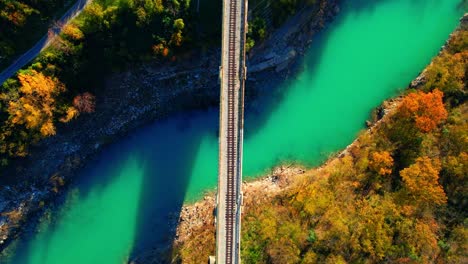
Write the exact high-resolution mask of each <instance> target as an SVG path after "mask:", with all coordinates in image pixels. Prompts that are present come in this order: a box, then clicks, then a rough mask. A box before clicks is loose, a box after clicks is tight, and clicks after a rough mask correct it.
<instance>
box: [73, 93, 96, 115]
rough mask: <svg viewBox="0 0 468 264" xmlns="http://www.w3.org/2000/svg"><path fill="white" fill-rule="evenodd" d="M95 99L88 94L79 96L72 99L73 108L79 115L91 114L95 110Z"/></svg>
mask: <svg viewBox="0 0 468 264" xmlns="http://www.w3.org/2000/svg"><path fill="white" fill-rule="evenodd" d="M95 101H96V97H95V96H94V95H92V94H91V93H89V92H86V93H83V94H79V95H77V96H75V98H74V99H73V106H74V107H75V109H77V110H78V111H79V112H80V113H92V112H94V110H95V104H96V103H95Z"/></svg>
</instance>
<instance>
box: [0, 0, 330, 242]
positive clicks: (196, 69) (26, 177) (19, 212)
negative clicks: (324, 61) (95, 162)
mask: <svg viewBox="0 0 468 264" xmlns="http://www.w3.org/2000/svg"><path fill="white" fill-rule="evenodd" d="M338 11H339V8H338V5H337V2H336V1H334V0H323V1H322V2H321V4H320V5H318V6H313V7H308V8H305V9H302V10H301V11H299V12H298V13H297V14H296V15H295V16H294V17H292V18H291V19H289V20H288V21H287V22H286V23H285V24H284V25H283V26H282V27H281V28H279V29H277V30H275V31H274V32H272V33H271V34H270V36H269V37H268V39H267V40H266V41H264V42H263V43H262V44H261V45H259V46H258V47H255V48H254V49H253V50H252V51H251V53H250V54H249V61H248V68H249V69H250V70H249V76H248V80H247V87H249V89H248V91H247V94H246V96H247V97H248V98H249V99H254V98H256V97H258V96H261V95H262V94H269V95H271V94H272V93H281V91H278V90H277V89H273V88H274V87H275V84H276V83H278V81H279V80H284V79H286V78H287V77H288V76H289V75H290V73H291V72H292V71H294V70H297V67H295V65H298V63H297V62H298V61H299V60H300V58H301V57H302V56H301V55H302V54H303V53H304V51H305V50H306V48H307V47H308V46H309V44H310V40H311V37H312V35H313V34H314V33H316V32H318V31H319V30H320V29H321V28H323V26H324V25H325V24H326V22H327V21H329V20H331V19H332V18H333V17H334V16H335V15H336V13H337V12H338ZM219 53H220V51H219V49H214V50H210V51H208V52H205V53H202V54H200V53H197V55H194V54H195V52H193V53H192V54H187V55H186V56H185V57H183V58H180V59H179V61H176V62H172V63H169V64H153V65H145V66H141V67H140V68H138V69H136V70H132V71H128V72H125V73H121V74H117V75H114V76H110V77H109V78H108V81H107V84H106V88H105V90H104V91H103V93H102V94H103V95H106V96H98V98H97V103H96V112H95V113H94V114H91V115H83V116H82V117H80V118H79V119H77V120H75V121H73V122H72V123H71V124H68V125H63V126H61V127H59V128H58V133H57V135H56V136H54V137H51V138H47V139H45V140H43V141H41V142H40V143H39V144H38V145H36V146H35V147H34V148H32V150H31V154H30V156H29V157H27V158H25V159H22V160H17V161H15V162H13V163H12V165H11V166H10V167H9V168H8V170H7V171H5V173H4V174H5V175H6V177H3V178H2V179H1V181H2V182H1V184H2V187H1V189H0V248H1V249H4V248H5V247H6V246H7V245H8V244H9V242H11V241H12V240H13V239H14V238H15V237H16V236H18V235H19V234H20V232H21V230H23V229H24V227H27V226H34V224H35V221H34V219H36V217H34V216H38V215H40V214H41V212H42V211H43V208H46V207H48V205H49V204H53V202H54V200H55V198H56V197H57V196H59V195H60V194H61V193H63V190H64V189H66V186H67V185H68V184H70V183H71V182H72V181H73V178H74V176H75V175H76V173H77V171H78V169H79V168H82V167H83V166H84V165H85V164H87V162H88V161H89V160H91V159H92V158H93V157H95V155H96V154H97V153H99V152H100V150H101V149H102V147H103V146H105V145H107V144H109V143H111V142H113V141H115V140H117V139H119V138H121V137H122V136H124V135H126V134H128V133H130V132H132V131H134V130H135V129H137V128H139V127H141V126H142V125H144V124H146V123H148V122H152V121H155V120H160V119H163V118H167V117H168V116H170V115H172V114H175V113H178V112H182V111H189V110H194V109H203V108H207V107H214V106H217V104H218V101H219V88H218V66H219ZM98 124H99V125H98Z"/></svg>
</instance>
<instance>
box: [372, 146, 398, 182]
mask: <svg viewBox="0 0 468 264" xmlns="http://www.w3.org/2000/svg"><path fill="white" fill-rule="evenodd" d="M392 166H393V158H392V156H391V155H390V153H388V151H379V152H373V153H372V155H371V158H370V162H369V168H370V169H371V170H372V171H374V172H376V173H377V174H378V175H381V176H385V175H389V174H391V173H392Z"/></svg>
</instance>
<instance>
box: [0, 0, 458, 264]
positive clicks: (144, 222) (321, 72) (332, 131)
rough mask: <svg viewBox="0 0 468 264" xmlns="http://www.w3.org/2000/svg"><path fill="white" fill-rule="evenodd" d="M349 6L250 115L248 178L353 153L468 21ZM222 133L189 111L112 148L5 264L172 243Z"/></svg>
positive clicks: (378, 1)
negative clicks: (384, 105) (372, 118)
mask: <svg viewBox="0 0 468 264" xmlns="http://www.w3.org/2000/svg"><path fill="white" fill-rule="evenodd" d="M343 2H346V4H343V6H342V8H341V12H340V14H339V15H338V16H337V17H336V19H335V20H334V22H332V23H331V24H330V25H329V26H328V27H327V28H326V29H324V30H323V32H321V33H320V34H319V35H318V36H316V37H314V39H313V42H312V44H311V46H310V48H309V51H308V53H307V54H306V56H305V57H304V59H303V60H302V62H301V63H302V65H301V67H299V68H300V69H301V70H300V71H299V72H297V73H296V74H295V76H293V77H291V78H289V79H288V80H287V81H285V82H284V83H282V84H279V85H282V86H283V87H284V88H285V89H284V91H285V92H284V95H283V96H281V99H272V98H265V99H262V100H265V103H264V104H263V103H261V104H260V105H269V107H264V108H260V109H257V110H256V111H250V112H249V111H247V112H246V128H245V145H244V176H245V177H246V178H253V177H258V176H260V175H262V174H263V173H265V172H267V171H268V170H269V169H271V168H272V167H273V166H275V165H278V164H279V163H281V162H290V161H297V162H300V163H302V164H305V165H306V166H315V165H318V164H320V163H321V162H323V161H324V160H325V159H327V157H328V156H330V155H331V154H332V153H334V152H336V151H338V150H340V149H343V148H344V147H346V145H348V144H349V143H351V142H352V141H353V139H354V138H355V137H356V135H357V134H358V133H359V131H361V130H362V129H364V123H365V121H366V119H368V118H369V114H370V112H371V110H372V109H373V108H375V107H377V106H378V105H379V104H380V103H381V102H382V101H383V100H385V99H387V98H389V97H392V96H395V95H397V94H398V93H399V92H401V90H402V89H404V88H405V87H406V86H407V85H408V83H409V82H410V81H411V80H412V79H414V78H415V77H416V76H417V75H418V73H419V72H420V71H421V70H422V69H423V68H424V67H425V66H426V65H427V64H428V63H429V62H430V60H431V58H432V57H433V56H435V55H436V54H437V53H438V51H439V49H440V47H441V46H442V45H443V44H444V42H445V41H446V39H447V38H448V36H449V34H450V33H451V32H452V31H453V30H454V29H455V28H456V26H457V25H458V22H459V18H460V17H461V15H462V14H463V11H462V10H461V8H460V7H459V4H460V2H461V1H460V0H443V1H441V0H355V1H343ZM246 89H249V87H248V86H247V87H246ZM247 104H249V102H247ZM257 108H258V107H257ZM217 126H218V112H217V109H211V110H207V111H201V112H190V113H186V114H182V115H178V116H173V117H171V118H169V119H167V120H164V121H159V122H156V123H153V124H150V125H148V126H146V127H143V128H142V129H140V130H139V131H136V132H134V133H132V134H131V135H129V136H128V137H126V138H124V139H122V140H121V141H119V142H116V143H115V144H112V145H111V146H109V147H106V149H105V150H104V151H103V152H102V153H101V154H100V155H99V156H98V157H97V159H96V160H95V161H93V162H90V163H89V164H88V166H87V168H85V169H83V170H82V172H80V174H81V176H80V177H78V179H77V180H76V181H75V183H74V184H73V186H72V187H71V189H70V190H69V191H68V194H67V195H65V197H64V198H63V202H61V203H60V206H58V208H57V209H56V210H52V211H51V212H49V213H47V214H46V215H45V216H44V217H42V220H41V222H40V224H39V225H38V226H37V228H36V230H35V231H31V232H30V233H28V234H24V235H23V236H22V237H21V238H19V239H18V240H17V241H15V242H14V243H12V245H11V246H9V247H8V248H7V249H6V250H5V252H4V254H3V255H2V256H1V257H0V263H13V264H65V263H66V264H75V263H76V264H78V263H79V264H84V263H91V264H93V263H103V264H121V263H126V262H127V261H128V260H129V259H131V258H132V256H133V255H134V254H136V253H138V252H141V251H144V250H148V249H152V248H155V247H158V246H159V245H161V243H163V242H164V241H168V240H171V239H172V238H173V236H174V230H173V228H169V226H168V224H167V222H168V217H169V215H175V216H177V215H178V213H179V211H180V209H181V206H182V205H183V203H184V202H190V201H194V200H196V199H198V198H200V197H202V196H203V193H204V192H206V191H210V190H213V189H214V188H215V187H216V179H217V158H218V154H217V151H218V147H217V143H218V139H217V129H218V127H217Z"/></svg>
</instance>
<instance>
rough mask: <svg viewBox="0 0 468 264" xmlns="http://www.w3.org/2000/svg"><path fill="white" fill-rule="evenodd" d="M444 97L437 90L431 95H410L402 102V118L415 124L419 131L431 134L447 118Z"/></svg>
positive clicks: (422, 93)
mask: <svg viewBox="0 0 468 264" xmlns="http://www.w3.org/2000/svg"><path fill="white" fill-rule="evenodd" d="M443 96H444V94H443V93H442V92H441V91H439V90H437V89H436V90H434V91H432V92H429V93H424V92H420V91H418V92H413V93H410V94H408V95H407V96H406V97H405V98H404V99H403V101H402V102H401V105H400V107H399V109H398V112H399V114H400V115H401V117H402V118H409V119H410V120H411V121H412V122H414V124H415V126H416V127H417V128H418V130H419V131H421V132H424V133H427V132H430V131H432V130H433V129H434V128H436V127H437V125H438V124H440V123H441V122H443V121H444V120H445V119H446V118H447V110H446V109H445V107H444V103H443V101H442V98H443Z"/></svg>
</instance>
